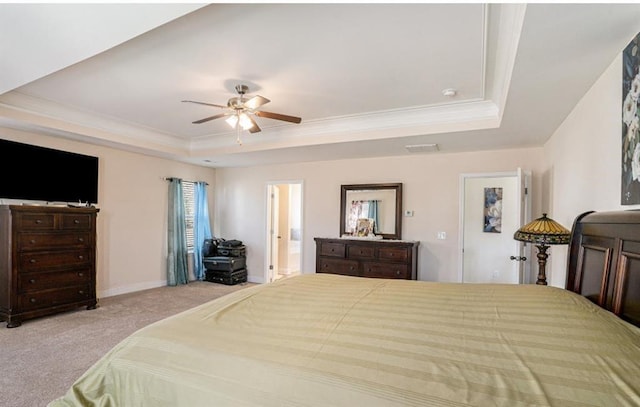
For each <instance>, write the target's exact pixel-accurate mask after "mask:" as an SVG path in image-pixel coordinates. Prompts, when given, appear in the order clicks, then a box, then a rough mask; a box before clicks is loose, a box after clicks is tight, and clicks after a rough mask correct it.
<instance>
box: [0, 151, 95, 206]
mask: <svg viewBox="0 0 640 407" xmlns="http://www.w3.org/2000/svg"><path fill="white" fill-rule="evenodd" d="M0 174H2V178H1V179H0V199H1V198H4V199H16V200H28V201H46V202H65V203H75V204H77V203H82V204H97V203H98V157H93V156H89V155H83V154H76V153H70V152H68V151H62V150H55V149H52V148H46V147H39V146H34V145H31V144H24V143H18V142H15V141H9V140H0Z"/></svg>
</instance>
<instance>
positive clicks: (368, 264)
mask: <svg viewBox="0 0 640 407" xmlns="http://www.w3.org/2000/svg"><path fill="white" fill-rule="evenodd" d="M314 240H315V241H316V273H332V274H342V275H347V276H357V277H377V278H399V279H405V280H416V279H417V274H418V245H419V244H420V242H415V241H405V240H364V239H326V238H319V237H316V238H315V239H314Z"/></svg>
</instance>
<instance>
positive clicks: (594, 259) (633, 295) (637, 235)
mask: <svg viewBox="0 0 640 407" xmlns="http://www.w3.org/2000/svg"><path fill="white" fill-rule="evenodd" d="M566 288H567V290H571V291H574V292H576V293H578V294H581V295H583V296H585V297H587V298H589V299H590V300H591V301H593V302H594V303H596V304H598V305H599V306H601V307H603V308H605V309H607V310H609V311H611V312H613V313H614V314H616V315H618V316H619V317H620V318H622V319H624V320H626V321H628V322H630V323H632V324H634V325H636V326H640V210H627V211H612V212H585V213H583V214H581V215H579V216H578V217H577V218H576V220H575V221H574V223H573V228H572V230H571V241H570V242H569V252H568V258H567V284H566Z"/></svg>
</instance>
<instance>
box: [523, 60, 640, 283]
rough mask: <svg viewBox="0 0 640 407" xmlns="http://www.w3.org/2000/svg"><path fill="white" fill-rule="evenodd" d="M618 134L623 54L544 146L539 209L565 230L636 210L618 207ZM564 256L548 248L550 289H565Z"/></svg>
mask: <svg viewBox="0 0 640 407" xmlns="http://www.w3.org/2000/svg"><path fill="white" fill-rule="evenodd" d="M621 51H622V50H621ZM621 134H622V54H620V55H619V56H618V57H617V58H616V59H615V60H614V61H613V63H612V64H611V65H610V66H609V68H608V69H607V70H606V71H605V72H604V73H603V74H602V76H601V77H600V78H599V79H598V80H597V81H596V83H595V84H594V85H593V86H592V88H591V89H590V90H589V92H587V94H586V95H585V96H584V97H583V98H582V100H581V101H580V102H579V103H578V104H577V105H576V107H575V108H574V110H573V111H572V112H571V114H570V115H569V116H567V118H566V119H565V121H564V122H563V123H562V125H561V126H560V127H559V128H558V130H557V131H556V132H555V133H554V134H553V136H552V137H551V138H550V139H549V141H547V143H546V144H545V145H544V153H545V157H546V159H547V168H546V169H545V174H544V189H545V190H548V191H549V194H548V199H545V200H544V201H543V209H544V210H545V211H548V213H549V216H550V217H551V218H553V219H554V220H556V221H558V222H560V223H561V224H563V225H564V226H565V227H566V228H569V229H570V228H571V226H572V224H573V221H574V219H575V218H576V216H578V215H579V214H581V213H583V212H585V211H591V210H595V211H605V210H619V209H636V208H638V206H637V205H634V206H623V205H621V203H620V194H621V155H622V152H621V151H622V144H621V143H622V141H621V140H622V136H621ZM534 213H535V212H534ZM566 253H567V248H566V246H561V247H552V250H551V256H550V258H549V261H550V262H551V267H549V265H548V266H547V270H548V271H549V272H548V275H547V276H548V277H549V281H550V284H551V285H554V286H558V287H564V285H565V280H566Z"/></svg>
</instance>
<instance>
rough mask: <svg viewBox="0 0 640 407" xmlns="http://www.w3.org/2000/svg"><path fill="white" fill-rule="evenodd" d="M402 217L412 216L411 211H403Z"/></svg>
mask: <svg viewBox="0 0 640 407" xmlns="http://www.w3.org/2000/svg"><path fill="white" fill-rule="evenodd" d="M404 216H407V217H409V216H413V211H404Z"/></svg>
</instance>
